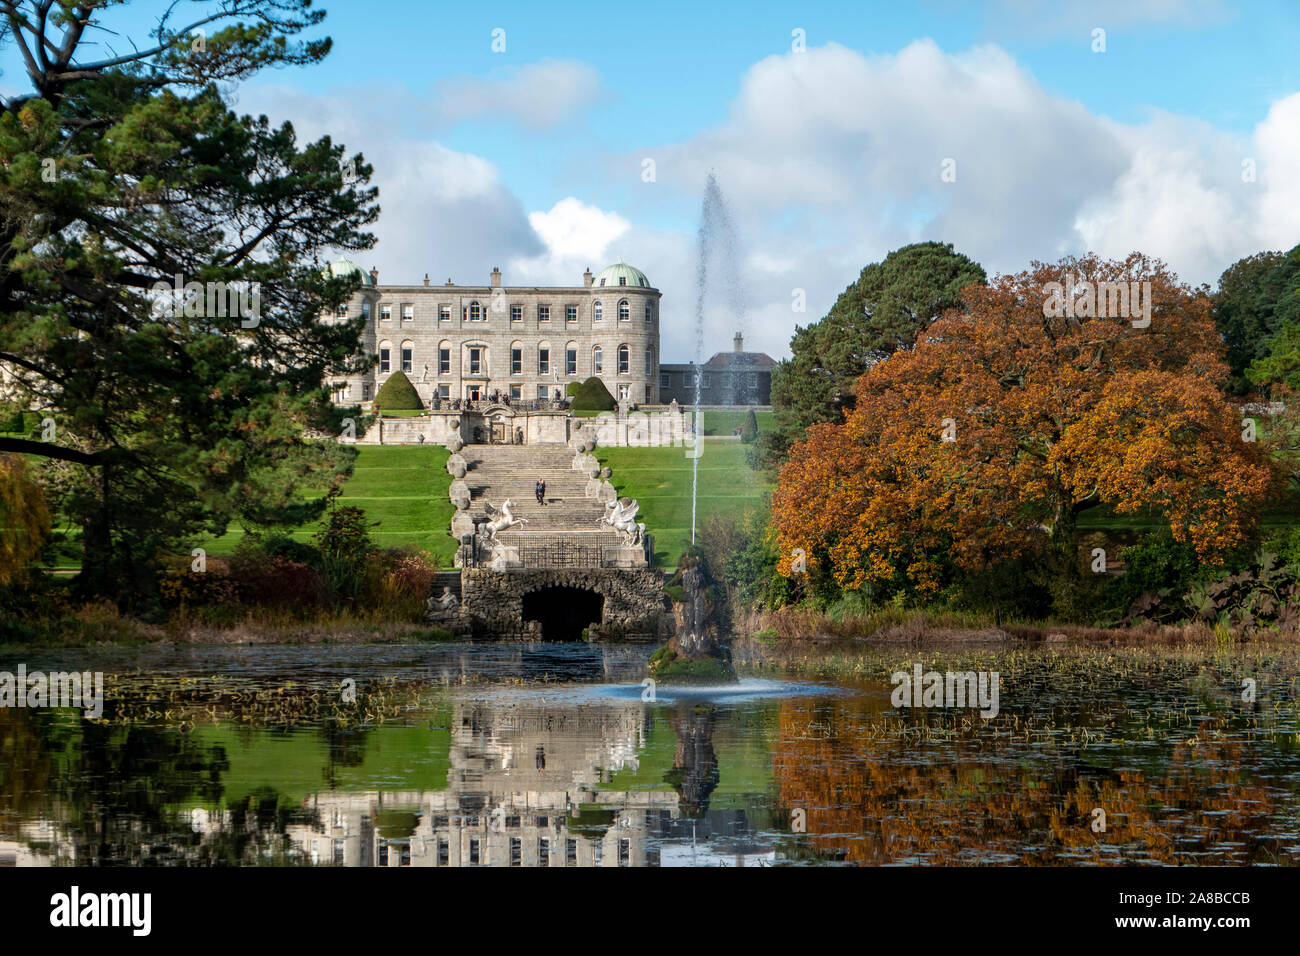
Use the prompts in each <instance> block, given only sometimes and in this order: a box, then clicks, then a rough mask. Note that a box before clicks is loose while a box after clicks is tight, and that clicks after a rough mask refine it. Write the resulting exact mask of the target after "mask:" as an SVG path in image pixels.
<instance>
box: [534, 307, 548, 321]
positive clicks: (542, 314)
mask: <svg viewBox="0 0 1300 956" xmlns="http://www.w3.org/2000/svg"><path fill="white" fill-rule="evenodd" d="M537 321H538V322H549V321H551V307H550V306H549V305H539V306H538V307H537Z"/></svg>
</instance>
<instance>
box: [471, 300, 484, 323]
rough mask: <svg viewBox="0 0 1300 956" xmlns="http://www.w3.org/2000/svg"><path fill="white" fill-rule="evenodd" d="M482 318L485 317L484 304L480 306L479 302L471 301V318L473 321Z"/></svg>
mask: <svg viewBox="0 0 1300 956" xmlns="http://www.w3.org/2000/svg"><path fill="white" fill-rule="evenodd" d="M482 318H483V308H482V306H480V305H479V304H478V303H477V302H471V303H470V304H469V320H470V321H471V322H478V321H480V320H481V319H482Z"/></svg>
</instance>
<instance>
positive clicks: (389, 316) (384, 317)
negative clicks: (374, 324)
mask: <svg viewBox="0 0 1300 956" xmlns="http://www.w3.org/2000/svg"><path fill="white" fill-rule="evenodd" d="M379 321H380V322H391V321H393V307H392V306H391V305H381V306H380V307H379Z"/></svg>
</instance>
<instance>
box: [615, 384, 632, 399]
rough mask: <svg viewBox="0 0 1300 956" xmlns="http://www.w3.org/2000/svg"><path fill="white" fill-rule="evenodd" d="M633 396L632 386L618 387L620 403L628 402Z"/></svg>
mask: <svg viewBox="0 0 1300 956" xmlns="http://www.w3.org/2000/svg"><path fill="white" fill-rule="evenodd" d="M631 394H632V390H631V386H628V385H620V386H619V387H618V400H619V401H620V402H626V401H627V400H628V398H629V397H630V396H631Z"/></svg>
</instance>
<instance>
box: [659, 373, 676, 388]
mask: <svg viewBox="0 0 1300 956" xmlns="http://www.w3.org/2000/svg"><path fill="white" fill-rule="evenodd" d="M672 384H673V382H672V376H671V375H668V374H667V373H665V374H663V375H660V376H659V387H660V388H671V387H672Z"/></svg>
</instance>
